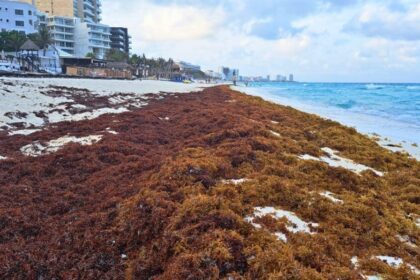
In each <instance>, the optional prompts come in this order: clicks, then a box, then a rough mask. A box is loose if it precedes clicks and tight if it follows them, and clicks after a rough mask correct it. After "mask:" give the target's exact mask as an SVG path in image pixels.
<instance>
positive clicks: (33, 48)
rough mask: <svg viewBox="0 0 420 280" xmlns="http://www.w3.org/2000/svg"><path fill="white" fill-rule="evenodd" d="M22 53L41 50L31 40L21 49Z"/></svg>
mask: <svg viewBox="0 0 420 280" xmlns="http://www.w3.org/2000/svg"><path fill="white" fill-rule="evenodd" d="M20 50H21V51H39V50H40V48H39V47H38V46H37V45H36V44H35V43H34V42H33V41H32V40H30V39H28V40H26V42H25V43H24V44H23V45H22V46H21V47H20Z"/></svg>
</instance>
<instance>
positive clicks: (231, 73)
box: [219, 66, 239, 81]
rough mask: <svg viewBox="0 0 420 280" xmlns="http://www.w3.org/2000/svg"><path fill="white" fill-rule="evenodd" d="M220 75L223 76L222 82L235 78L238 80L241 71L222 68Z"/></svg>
mask: <svg viewBox="0 0 420 280" xmlns="http://www.w3.org/2000/svg"><path fill="white" fill-rule="evenodd" d="M219 73H221V75H222V80H225V81H232V80H233V79H234V78H236V79H238V77H239V69H231V68H229V67H224V66H222V67H220V70H219Z"/></svg>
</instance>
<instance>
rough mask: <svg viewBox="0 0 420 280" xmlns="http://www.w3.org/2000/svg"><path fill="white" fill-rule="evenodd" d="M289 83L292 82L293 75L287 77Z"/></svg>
mask: <svg viewBox="0 0 420 280" xmlns="http://www.w3.org/2000/svg"><path fill="white" fill-rule="evenodd" d="M289 82H293V74H290V75H289Z"/></svg>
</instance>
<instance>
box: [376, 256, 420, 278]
mask: <svg viewBox="0 0 420 280" xmlns="http://www.w3.org/2000/svg"><path fill="white" fill-rule="evenodd" d="M375 258H376V259H378V260H380V261H382V262H384V263H386V264H388V265H389V266H391V267H393V268H399V267H400V266H402V265H404V261H403V259H401V258H397V257H390V256H376V257H375ZM407 266H408V267H409V268H410V269H411V270H412V271H413V272H414V273H415V274H420V270H419V269H418V268H417V267H415V266H414V265H411V264H407Z"/></svg>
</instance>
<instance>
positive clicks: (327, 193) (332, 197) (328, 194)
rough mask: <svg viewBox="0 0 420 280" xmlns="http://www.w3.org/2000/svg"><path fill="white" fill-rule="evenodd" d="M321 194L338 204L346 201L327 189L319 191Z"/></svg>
mask: <svg viewBox="0 0 420 280" xmlns="http://www.w3.org/2000/svg"><path fill="white" fill-rule="evenodd" d="M319 194H320V195H321V196H323V197H325V198H326V199H328V200H330V201H332V202H334V203H336V204H343V203H344V201H343V200H341V199H338V198H336V194H334V193H332V192H329V191H325V192H321V193H319Z"/></svg>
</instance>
